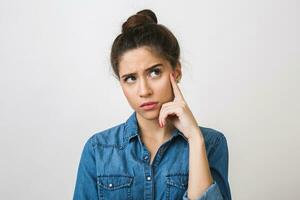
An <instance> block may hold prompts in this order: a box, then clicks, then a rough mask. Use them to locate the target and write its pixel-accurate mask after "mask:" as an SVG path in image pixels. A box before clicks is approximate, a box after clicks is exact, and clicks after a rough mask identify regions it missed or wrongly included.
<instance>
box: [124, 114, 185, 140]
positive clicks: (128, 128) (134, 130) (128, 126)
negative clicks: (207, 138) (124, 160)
mask: <svg viewBox="0 0 300 200" xmlns="http://www.w3.org/2000/svg"><path fill="white" fill-rule="evenodd" d="M138 130H139V128H138V123H137V119H136V112H135V111H134V112H133V113H132V114H131V115H130V117H129V118H128V119H127V121H126V123H125V133H124V141H127V142H129V141H130V139H131V138H133V137H136V136H138V135H139V131H138ZM177 136H181V137H183V138H184V139H185V140H186V141H187V139H186V137H185V136H184V134H183V133H181V132H180V131H179V130H178V129H177V128H175V129H174V130H173V131H172V139H173V138H175V137H177ZM187 142H188V141H187Z"/></svg>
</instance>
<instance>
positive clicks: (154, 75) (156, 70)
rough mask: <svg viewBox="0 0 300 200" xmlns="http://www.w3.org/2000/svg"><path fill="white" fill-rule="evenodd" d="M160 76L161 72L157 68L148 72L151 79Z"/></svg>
mask: <svg viewBox="0 0 300 200" xmlns="http://www.w3.org/2000/svg"><path fill="white" fill-rule="evenodd" d="M160 74H161V71H160V69H158V68H156V69H153V70H151V71H150V76H152V77H158V76H159V75H160Z"/></svg>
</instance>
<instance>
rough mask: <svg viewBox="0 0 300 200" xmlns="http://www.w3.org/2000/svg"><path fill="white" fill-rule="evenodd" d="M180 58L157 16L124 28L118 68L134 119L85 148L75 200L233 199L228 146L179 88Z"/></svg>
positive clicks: (142, 15) (115, 60)
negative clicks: (200, 120)
mask: <svg viewBox="0 0 300 200" xmlns="http://www.w3.org/2000/svg"><path fill="white" fill-rule="evenodd" d="M179 56H180V48H179V45H178V42H177V39H176V38H175V36H174V35H173V34H172V33H171V32H170V31H169V30H168V29H167V28H166V27H165V26H163V25H161V24H158V23H157V18H156V15H155V14H154V13H153V12H152V11H151V10H142V11H140V12H138V13H137V14H135V15H133V16H131V17H129V18H128V19H127V21H126V22H125V23H124V24H123V26H122V33H121V34H120V35H119V36H117V38H116V39H115V40H114V42H113V45H112V49H111V64H112V68H113V71H114V73H115V75H116V77H117V78H118V80H119V82H120V84H121V87H122V90H123V93H124V95H125V96H126V98H127V100H128V102H129V104H130V106H131V107H132V109H133V110H134V112H133V113H132V114H131V116H130V117H129V118H128V120H127V121H126V122H124V123H122V124H119V125H116V126H114V127H112V128H109V129H107V130H104V131H101V132H99V133H96V134H94V135H93V136H92V137H90V138H89V140H88V141H87V142H86V144H85V146H84V149H83V152H82V155H81V159H80V163H79V168H78V174H77V181H76V186H75V191H74V199H76V200H93V199H95V200H96V199H97V200H98V199H109V200H112V199H113V200H115V199H124V200H126V199H151V200H152V199H172V200H173V199H213V200H215V199H231V195H230V188H229V183H228V148H227V142H226V138H225V136H224V135H223V134H222V133H221V132H218V131H216V130H214V129H211V128H205V127H201V126H198V123H197V121H196V119H195V118H194V116H193V114H192V112H191V110H190V109H189V107H188V105H187V103H186V101H185V100H184V97H183V94H182V93H181V91H180V88H179V87H178V84H177V83H178V82H179V80H180V78H181V76H182V72H181V65H180V61H179Z"/></svg>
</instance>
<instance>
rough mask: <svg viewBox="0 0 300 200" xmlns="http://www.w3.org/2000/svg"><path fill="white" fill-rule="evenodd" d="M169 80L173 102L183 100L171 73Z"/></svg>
mask: <svg viewBox="0 0 300 200" xmlns="http://www.w3.org/2000/svg"><path fill="white" fill-rule="evenodd" d="M170 79H171V85H172V88H173V92H174V96H175V97H174V100H175V99H184V98H183V95H182V93H181V91H180V89H179V87H178V85H177V83H176V81H175V78H174V76H173V74H172V73H170Z"/></svg>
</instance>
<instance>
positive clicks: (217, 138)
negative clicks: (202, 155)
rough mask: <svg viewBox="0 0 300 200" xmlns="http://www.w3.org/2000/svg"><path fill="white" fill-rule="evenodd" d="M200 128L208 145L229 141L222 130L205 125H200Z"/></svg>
mask: <svg viewBox="0 0 300 200" xmlns="http://www.w3.org/2000/svg"><path fill="white" fill-rule="evenodd" d="M199 128H200V130H201V132H202V135H203V138H204V141H205V144H206V146H212V145H217V144H218V143H220V142H223V143H224V142H225V143H227V139H226V137H225V135H224V134H223V133H222V132H221V131H219V130H217V129H213V128H209V127H204V126H199Z"/></svg>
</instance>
